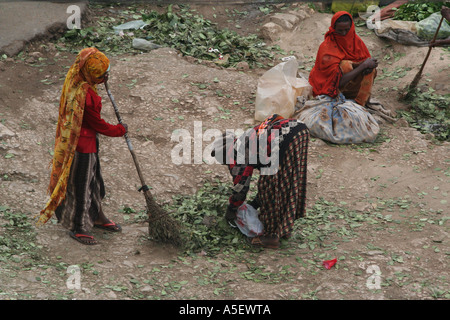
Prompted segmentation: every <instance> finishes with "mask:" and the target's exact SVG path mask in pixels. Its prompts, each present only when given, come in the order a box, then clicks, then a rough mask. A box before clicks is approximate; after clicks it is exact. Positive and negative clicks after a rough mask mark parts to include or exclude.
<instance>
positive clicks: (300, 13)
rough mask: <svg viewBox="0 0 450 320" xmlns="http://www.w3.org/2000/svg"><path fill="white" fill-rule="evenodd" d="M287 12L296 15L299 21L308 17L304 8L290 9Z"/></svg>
mask: <svg viewBox="0 0 450 320" xmlns="http://www.w3.org/2000/svg"><path fill="white" fill-rule="evenodd" d="M289 14H292V15H295V16H297V17H298V18H299V20H300V21H303V20H305V19H306V18H309V17H310V15H309V14H308V13H307V12H306V11H305V10H291V11H289Z"/></svg>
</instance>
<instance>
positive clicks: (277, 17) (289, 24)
mask: <svg viewBox="0 0 450 320" xmlns="http://www.w3.org/2000/svg"><path fill="white" fill-rule="evenodd" d="M270 20H272V21H273V22H275V23H276V24H278V25H280V26H281V27H283V28H284V29H286V30H291V29H292V28H293V27H294V26H295V25H296V24H297V23H298V22H299V21H300V18H299V17H298V16H296V15H293V14H289V13H277V14H274V15H273V16H271V17H270Z"/></svg>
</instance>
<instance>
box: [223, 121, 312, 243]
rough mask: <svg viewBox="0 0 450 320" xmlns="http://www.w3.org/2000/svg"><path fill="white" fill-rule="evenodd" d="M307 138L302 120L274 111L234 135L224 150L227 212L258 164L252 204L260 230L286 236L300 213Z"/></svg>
mask: <svg viewBox="0 0 450 320" xmlns="http://www.w3.org/2000/svg"><path fill="white" fill-rule="evenodd" d="M308 142H309V131H308V128H307V127H306V126H305V125H304V124H303V123H302V122H300V121H299V120H296V119H284V118H282V117H280V116H278V115H273V116H271V117H269V118H267V119H266V120H265V121H263V123H261V124H260V125H258V126H255V127H254V128H252V129H249V130H248V131H247V132H246V133H245V134H243V135H242V136H240V137H239V138H236V139H234V143H233V144H232V145H231V147H229V149H227V152H226V161H227V162H226V164H227V165H228V168H229V170H230V173H231V176H232V178H233V185H234V187H233V192H232V195H231V197H230V200H229V206H228V209H229V212H236V211H237V209H238V208H239V206H241V205H242V204H243V203H244V201H245V200H246V198H247V193H248V191H249V188H250V182H251V178H252V175H253V172H254V169H258V170H259V171H260V177H259V180H258V194H257V196H256V199H254V200H253V201H252V204H253V205H254V206H255V207H257V208H259V219H260V221H261V222H262V223H263V225H264V234H265V235H270V236H278V237H279V238H282V237H284V238H287V237H289V236H290V234H291V232H292V228H293V225H294V221H295V220H296V219H297V218H299V217H302V216H303V215H304V213H305V206H306V173H307V154H308Z"/></svg>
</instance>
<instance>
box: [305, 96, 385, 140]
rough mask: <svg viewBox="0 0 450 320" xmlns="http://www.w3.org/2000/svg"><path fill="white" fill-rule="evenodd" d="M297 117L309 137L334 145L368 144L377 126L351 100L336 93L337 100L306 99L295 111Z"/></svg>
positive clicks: (363, 110)
mask: <svg viewBox="0 0 450 320" xmlns="http://www.w3.org/2000/svg"><path fill="white" fill-rule="evenodd" d="M297 118H298V119H299V120H300V121H302V122H303V123H304V124H305V125H306V126H307V127H308V129H309V131H310V133H311V135H312V136H314V137H316V138H319V139H322V140H326V141H329V142H332V143H336V144H352V143H355V144H357V143H364V142H366V143H371V142H374V141H375V139H376V138H377V135H378V133H379V131H380V127H379V125H378V123H377V121H376V120H375V118H374V117H373V116H372V115H371V114H370V113H369V112H368V111H366V110H365V109H364V107H362V106H360V105H359V104H357V103H356V102H354V101H353V100H346V99H345V97H344V95H342V94H340V95H339V96H338V97H337V98H331V97H329V96H326V95H320V96H318V99H317V100H310V101H307V102H306V103H305V106H304V107H303V108H302V109H301V110H300V111H299V112H298V115H297Z"/></svg>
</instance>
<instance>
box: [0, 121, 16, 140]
mask: <svg viewBox="0 0 450 320" xmlns="http://www.w3.org/2000/svg"><path fill="white" fill-rule="evenodd" d="M15 135H16V134H15V133H14V132H12V131H11V130H9V129H8V128H7V127H5V126H4V125H3V124H1V123H0V139H5V138H9V137H14V136H15Z"/></svg>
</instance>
